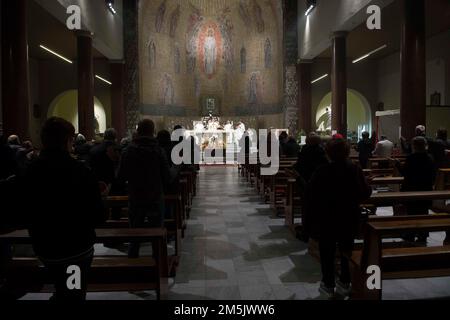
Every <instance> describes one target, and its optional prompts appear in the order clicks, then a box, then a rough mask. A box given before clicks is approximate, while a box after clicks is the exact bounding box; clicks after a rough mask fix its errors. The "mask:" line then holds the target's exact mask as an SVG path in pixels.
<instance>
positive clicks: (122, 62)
mask: <svg viewBox="0 0 450 320" xmlns="http://www.w3.org/2000/svg"><path fill="white" fill-rule="evenodd" d="M109 63H110V64H125V60H122V59H116V60H109Z"/></svg>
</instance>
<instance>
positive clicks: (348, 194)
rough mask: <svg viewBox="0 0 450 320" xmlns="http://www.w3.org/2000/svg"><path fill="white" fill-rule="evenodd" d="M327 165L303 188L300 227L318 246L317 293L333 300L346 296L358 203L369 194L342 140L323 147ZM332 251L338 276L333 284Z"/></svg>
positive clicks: (359, 169)
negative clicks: (338, 260)
mask: <svg viewBox="0 0 450 320" xmlns="http://www.w3.org/2000/svg"><path fill="white" fill-rule="evenodd" d="M326 152H327V154H328V158H329V159H330V163H329V164H326V165H324V166H322V167H320V168H318V169H317V170H316V171H315V173H314V174H313V176H312V178H311V180H310V181H309V183H308V184H307V186H306V193H305V213H304V216H303V225H304V227H305V229H306V230H307V232H308V233H309V235H310V237H311V238H312V239H315V240H317V241H318V243H319V251H320V263H321V268H322V282H321V284H320V292H321V293H323V294H325V295H327V296H328V297H330V298H331V297H333V296H334V294H335V288H336V285H337V290H338V293H339V294H340V295H343V296H347V295H348V294H349V293H350V282H351V279H350V270H349V261H348V258H347V257H348V255H351V252H352V249H353V243H354V239H355V236H356V235H357V231H358V225H359V222H360V216H361V209H360V204H361V203H362V202H363V201H364V200H366V199H368V198H369V197H370V196H371V194H372V188H371V187H370V186H369V184H368V181H367V180H366V178H365V177H364V174H363V171H362V170H361V168H360V167H359V166H357V165H355V164H353V163H352V161H350V159H349V156H350V146H349V144H348V142H347V141H346V140H345V139H339V138H333V139H332V140H331V141H330V142H328V144H327V146H326ZM336 248H339V252H340V256H341V265H340V267H341V274H340V277H339V280H338V281H335V270H336V267H335V259H336Z"/></svg>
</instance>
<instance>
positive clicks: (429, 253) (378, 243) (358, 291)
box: [350, 215, 450, 300]
mask: <svg viewBox="0 0 450 320" xmlns="http://www.w3.org/2000/svg"><path fill="white" fill-rule="evenodd" d="M446 230H450V216H448V215H429V216H412V217H380V218H376V217H374V218H371V219H370V220H369V222H368V223H367V225H366V227H365V232H364V233H365V234H364V244H363V249H362V250H355V251H353V253H352V256H351V259H350V260H351V263H350V266H351V274H352V284H353V292H352V298H353V299H367V300H381V298H382V288H381V289H379V290H378V289H374V290H369V289H368V287H367V280H368V277H369V276H370V275H368V274H367V268H368V267H369V266H379V267H380V269H381V277H382V279H384V280H388V279H411V278H429V277H443V276H450V246H445V245H443V246H440V247H401V248H386V247H385V246H384V245H383V242H382V239H383V238H386V237H402V235H404V234H405V233H408V232H436V231H446Z"/></svg>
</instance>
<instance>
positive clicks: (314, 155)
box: [295, 145, 328, 182]
mask: <svg viewBox="0 0 450 320" xmlns="http://www.w3.org/2000/svg"><path fill="white" fill-rule="evenodd" d="M325 164H328V158H327V156H326V153H325V150H324V149H323V148H322V146H320V145H305V146H303V148H302V151H300V154H299V155H298V160H297V164H296V167H295V168H296V170H297V172H298V173H299V174H300V176H301V177H302V178H303V179H304V181H305V182H308V181H309V180H310V179H311V177H312V175H313V173H314V172H315V171H316V170H317V168H319V167H321V166H323V165H325Z"/></svg>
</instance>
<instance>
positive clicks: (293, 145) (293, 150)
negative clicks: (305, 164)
mask: <svg viewBox="0 0 450 320" xmlns="http://www.w3.org/2000/svg"><path fill="white" fill-rule="evenodd" d="M282 151H283V156H285V157H286V158H296V157H298V153H299V152H300V146H299V145H298V143H297V141H295V139H289V140H288V141H287V142H286V143H285V144H284V145H283V150H282Z"/></svg>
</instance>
